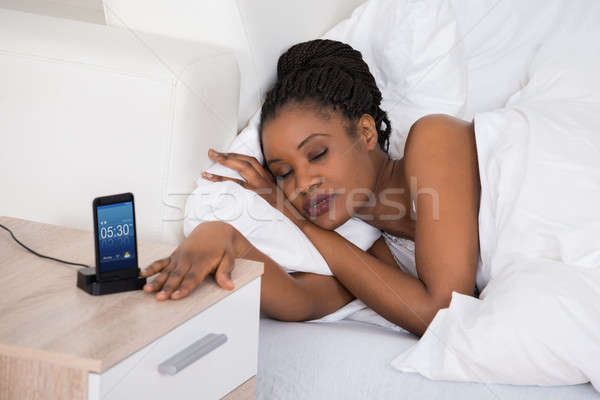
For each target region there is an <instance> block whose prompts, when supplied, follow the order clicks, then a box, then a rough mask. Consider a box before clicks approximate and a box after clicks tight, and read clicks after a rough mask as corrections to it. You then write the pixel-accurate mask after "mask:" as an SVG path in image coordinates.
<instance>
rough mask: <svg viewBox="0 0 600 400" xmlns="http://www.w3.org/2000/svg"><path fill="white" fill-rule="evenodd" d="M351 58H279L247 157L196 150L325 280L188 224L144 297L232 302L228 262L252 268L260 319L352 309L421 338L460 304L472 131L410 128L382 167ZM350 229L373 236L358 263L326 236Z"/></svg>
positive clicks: (225, 234)
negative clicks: (211, 291)
mask: <svg viewBox="0 0 600 400" xmlns="http://www.w3.org/2000/svg"><path fill="white" fill-rule="evenodd" d="M381 100H382V96H381V92H380V90H379V89H378V88H377V85H376V83H375V79H374V78H373V76H372V74H371V73H370V72H369V67H368V66H367V64H366V63H365V62H364V61H363V59H362V56H361V53H360V52H359V51H357V50H354V49H353V48H352V47H350V46H349V45H347V44H344V43H341V42H337V41H332V40H313V41H309V42H304V43H299V44H296V45H294V46H292V47H291V48H290V49H289V50H288V51H287V52H285V53H284V54H283V55H282V56H281V57H280V59H279V61H278V65H277V81H276V82H275V84H274V86H273V87H272V88H271V89H270V90H269V91H268V93H267V94H266V98H265V101H264V104H263V106H262V110H261V118H260V125H259V137H260V143H261V149H262V152H263V155H264V160H265V162H264V164H262V165H261V163H259V162H258V161H257V160H256V159H255V158H253V157H249V156H246V155H242V154H235V153H218V152H216V151H213V150H210V151H209V156H210V157H211V159H212V160H214V161H216V162H218V163H220V164H222V165H224V166H227V167H229V168H232V169H234V170H236V171H238V172H239V173H240V175H241V176H242V177H243V178H244V180H238V179H234V178H229V177H221V176H216V175H208V174H203V177H204V178H205V179H209V180H212V181H214V182H219V181H224V180H230V181H234V182H237V183H238V184H240V185H242V186H243V187H245V188H247V189H250V190H254V191H256V192H257V193H258V194H259V195H260V196H261V197H263V198H264V199H265V200H266V201H267V202H269V203H270V204H271V205H272V206H273V207H276V208H277V209H279V210H280V211H281V212H282V213H283V214H284V215H286V216H287V217H288V218H289V219H290V220H291V221H293V222H294V223H295V224H296V225H297V226H298V227H299V228H300V229H301V230H302V232H304V234H305V235H306V236H307V237H308V238H309V239H310V241H311V242H312V243H313V244H314V246H315V247H316V248H317V249H318V251H319V252H320V253H321V255H322V256H323V258H324V259H325V260H326V262H327V264H328V265H329V268H330V269H331V272H332V273H333V276H326V275H318V274H313V273H305V272H295V273H292V274H288V273H286V272H285V271H284V269H283V268H281V267H280V266H279V265H278V264H276V263H275V262H274V261H273V260H272V259H271V258H270V257H269V256H267V255H266V254H263V253H262V252H260V251H259V250H257V249H256V248H255V247H254V246H253V245H252V244H251V243H250V242H249V241H248V240H247V239H246V238H245V237H244V236H243V235H241V234H240V233H239V232H238V231H237V230H236V229H235V228H234V227H233V226H231V225H229V224H227V223H225V222H221V221H214V222H204V223H201V224H199V225H198V226H197V227H196V228H195V229H194V230H193V231H192V232H191V233H190V234H189V235H188V237H187V238H185V240H183V242H182V243H181V244H180V245H179V247H177V249H176V250H175V251H174V252H173V253H172V254H171V255H170V256H169V257H166V258H163V259H160V260H157V261H155V262H154V263H152V264H151V265H150V266H148V268H146V269H145V270H144V271H143V272H142V274H143V275H144V276H146V277H150V276H153V275H155V274H158V276H157V277H156V278H155V279H154V280H153V281H151V282H150V283H148V284H147V285H146V286H145V287H144V290H145V291H147V292H149V293H150V292H157V293H156V295H155V296H156V299H158V300H166V299H181V298H183V297H185V296H187V295H188V294H189V293H190V292H192V291H193V290H194V288H195V287H196V286H198V285H199V284H200V283H201V282H202V281H203V280H204V279H205V278H206V276H207V275H209V274H214V277H215V279H216V281H217V283H218V284H219V285H220V286H221V287H223V288H226V289H232V288H233V283H232V282H231V279H230V273H231V271H232V269H233V266H234V259H235V258H238V257H242V258H247V259H252V260H257V261H261V262H263V263H264V267H265V271H264V275H263V276H262V287H261V310H262V311H263V312H264V313H266V314H267V315H268V316H270V317H272V318H275V319H279V320H283V321H306V320H312V319H317V318H320V317H322V316H325V315H327V314H330V313H332V312H334V311H336V310H338V309H339V308H341V307H342V306H344V305H345V304H347V303H349V302H350V301H352V300H353V299H355V298H358V299H360V300H362V301H363V302H364V303H365V304H366V305H367V306H368V307H370V308H371V309H373V310H374V311H375V312H377V313H378V314H380V315H381V316H383V317H384V318H385V319H387V320H388V321H390V322H392V323H394V324H396V325H398V326H400V327H402V328H404V329H406V330H408V331H410V332H412V333H414V334H415V335H417V336H421V335H422V334H423V333H424V331H425V330H426V329H427V327H428V325H429V323H430V322H431V321H432V319H433V317H434V316H435V314H436V313H437V311H438V310H440V309H442V308H446V307H448V305H449V303H450V299H451V294H452V292H453V291H455V292H459V293H462V294H466V295H473V294H474V291H475V290H476V288H475V278H476V273H477V268H478V260H479V235H478V213H479V199H480V181H479V172H478V163H477V150H476V145H475V134H474V126H473V123H472V122H467V121H464V120H460V119H456V118H453V117H450V116H446V115H428V116H425V117H423V118H421V119H419V120H418V121H417V122H415V123H414V124H413V125H412V127H411V129H410V132H409V134H408V137H407V140H406V144H405V149H404V156H403V157H402V158H400V159H391V158H390V156H389V155H388V146H389V136H390V132H391V124H390V121H389V120H388V117H387V114H386V112H385V111H384V110H382V109H381V108H380V103H381ZM352 217H356V218H359V219H362V220H364V221H365V222H367V223H368V224H370V225H372V226H374V227H376V228H378V229H380V230H381V231H382V233H383V234H384V235H383V236H381V237H380V238H379V239H378V240H377V241H376V242H375V243H374V244H373V246H372V247H371V248H370V249H368V250H367V251H366V252H365V251H363V250H361V249H360V248H358V247H356V246H355V245H353V244H352V243H350V242H349V241H348V240H346V239H345V238H343V237H342V236H340V235H339V234H338V233H336V232H335V231H334V229H336V228H337V227H339V226H340V225H342V224H344V223H345V222H346V221H347V220H348V219H350V218H352ZM385 238H388V242H389V239H390V238H397V239H398V240H403V241H410V243H411V244H412V243H413V242H414V266H415V268H416V275H414V274H411V273H409V272H407V271H406V269H405V268H399V265H398V263H397V261H396V258H395V256H394V255H395V254H393V252H392V251H391V250H390V247H389V246H388V244H387V242H386V239H385Z"/></svg>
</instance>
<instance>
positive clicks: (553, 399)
mask: <svg viewBox="0 0 600 400" xmlns="http://www.w3.org/2000/svg"><path fill="white" fill-rule="evenodd" d="M259 330H260V331H259V337H260V342H259V350H258V374H257V388H256V398H257V400H274V399H277V400H279V399H315V400H316V399H345V400H350V399H378V400H385V399H436V400H444V399H463V400H467V399H473V400H475V399H477V400H486V399H494V400H508V399H527V400H559V399H561V400H563V399H569V400H583V399H590V400H591V399H598V398H600V394H598V392H596V391H595V390H594V388H593V387H592V385H591V384H590V383H587V384H581V385H571V386H551V387H547V386H517V385H499V384H483V383H466V382H449V381H432V380H429V379H427V378H424V377H422V376H421V375H419V374H416V373H404V372H399V371H397V370H395V369H394V368H392V367H391V366H390V365H389V364H390V362H391V361H392V359H393V358H394V357H395V356H396V355H397V354H398V353H400V352H402V350H404V349H406V348H408V347H409V346H410V345H412V344H414V343H415V342H416V340H417V339H416V337H415V336H413V335H410V334H409V333H399V332H396V331H393V330H390V329H387V328H383V327H380V326H376V325H371V324H366V323H363V322H357V321H348V320H342V321H336V322H312V323H307V322H282V321H276V320H273V319H270V318H266V317H264V316H263V317H261V319H260V328H259Z"/></svg>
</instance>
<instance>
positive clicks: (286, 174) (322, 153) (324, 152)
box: [276, 149, 329, 178]
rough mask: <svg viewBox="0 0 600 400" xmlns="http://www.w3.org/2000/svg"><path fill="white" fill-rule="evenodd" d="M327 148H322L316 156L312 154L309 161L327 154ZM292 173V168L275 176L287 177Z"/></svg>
mask: <svg viewBox="0 0 600 400" xmlns="http://www.w3.org/2000/svg"><path fill="white" fill-rule="evenodd" d="M328 150H329V149H325V150H323V151H322V152H321V153H319V154H317V155H316V156H314V157H313V158H311V159H310V161H315V160H318V159H319V158H321V157H323V156H324V155H325V154H327V151H328ZM291 173H292V170H291V169H290V170H289V171H288V172H286V173H285V174H282V175H279V176H277V177H276V178H287V177H288V176H289V175H290V174H291Z"/></svg>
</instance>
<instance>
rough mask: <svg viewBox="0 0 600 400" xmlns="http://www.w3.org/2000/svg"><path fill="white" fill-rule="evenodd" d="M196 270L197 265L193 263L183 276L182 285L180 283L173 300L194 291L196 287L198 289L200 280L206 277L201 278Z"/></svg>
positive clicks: (172, 296)
mask: <svg viewBox="0 0 600 400" xmlns="http://www.w3.org/2000/svg"><path fill="white" fill-rule="evenodd" d="M195 270H196V268H195V265H192V267H191V268H190V270H189V271H188V272H187V273H186V274H185V276H184V277H183V281H182V282H181V285H179V288H177V290H175V291H174V292H173V294H172V295H171V298H172V299H173V300H179V299H181V298H183V297H185V296H187V295H188V294H190V293H192V292H193V291H194V289H196V286H198V285H199V284H200V282H202V281H203V280H204V278H202V279H199V277H198V274H197V273H196V271H195Z"/></svg>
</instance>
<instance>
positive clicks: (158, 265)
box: [140, 257, 171, 277]
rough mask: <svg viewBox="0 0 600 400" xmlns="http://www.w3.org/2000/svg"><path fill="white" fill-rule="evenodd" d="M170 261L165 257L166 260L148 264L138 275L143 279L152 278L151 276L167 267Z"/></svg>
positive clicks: (162, 259) (169, 258)
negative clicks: (143, 277)
mask: <svg viewBox="0 0 600 400" xmlns="http://www.w3.org/2000/svg"><path fill="white" fill-rule="evenodd" d="M170 260H171V257H166V258H161V259H160V260H156V261H154V262H153V263H152V264H150V265H149V266H148V267H146V268H144V269H143V270H141V271H140V275H141V276H145V277H148V276H152V275H154V274H156V273H158V272H160V271H162V270H163V269H164V268H165V267H166V266H167V265H169V262H170Z"/></svg>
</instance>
